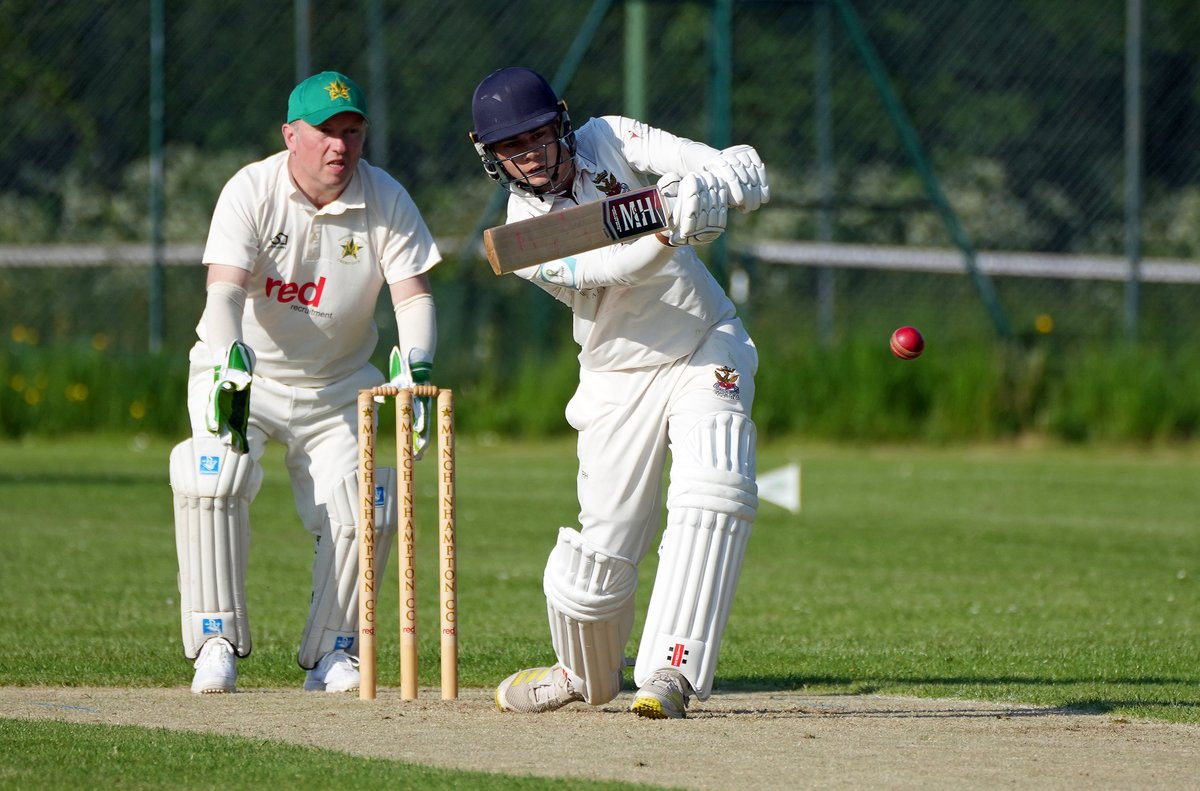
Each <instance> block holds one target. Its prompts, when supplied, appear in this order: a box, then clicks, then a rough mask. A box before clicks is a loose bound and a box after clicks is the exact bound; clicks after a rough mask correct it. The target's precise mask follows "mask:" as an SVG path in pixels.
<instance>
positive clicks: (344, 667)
mask: <svg viewBox="0 0 1200 791" xmlns="http://www.w3.org/2000/svg"><path fill="white" fill-rule="evenodd" d="M358 685H359V674H358V657H356V656H350V655H349V654H347V653H346V652H345V651H343V650H341V649H340V648H339V649H338V650H336V651H330V652H329V653H328V654H326V655H325V656H323V657H321V661H320V662H318V663H317V666H316V667H314V668H313V669H312V670H310V671H308V674H307V675H306V676H305V677H304V691H305V692H353V691H354V690H356V689H358Z"/></svg>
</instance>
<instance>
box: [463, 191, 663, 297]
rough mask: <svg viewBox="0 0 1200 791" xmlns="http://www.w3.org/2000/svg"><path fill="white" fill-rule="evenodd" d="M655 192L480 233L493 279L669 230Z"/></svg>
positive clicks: (631, 194)
mask: <svg viewBox="0 0 1200 791" xmlns="http://www.w3.org/2000/svg"><path fill="white" fill-rule="evenodd" d="M665 207H666V203H665V201H663V197H662V193H660V192H659V191H658V187H646V188H644V189H640V190H634V191H632V192H626V193H622V194H621V195H614V196H613V197H611V198H604V199H603V200H598V201H593V202H592V203H585V204H583V205H582V206H573V207H571V208H570V209H564V210H563V211H558V212H552V213H550V214H545V215H542V216H540V217H531V218H529V219H528V220H519V221H517V222H514V223H509V224H508V225H498V226H496V227H495V228H488V229H487V230H486V231H484V232H483V248H484V250H485V251H486V252H487V258H488V263H490V264H491V265H492V271H493V272H495V273H496V274H497V275H503V274H506V273H508V272H515V271H516V270H518V269H524V268H525V267H527V266H535V265H537V264H544V263H545V262H547V261H554V260H557V259H559V258H566V257H567V256H571V255H576V254H578V253H586V252H587V251H589V250H595V249H597V248H599V247H605V246H607V245H610V244H614V243H616V242H624V241H629V240H631V239H637V238H638V237H641V236H645V235H646V234H651V233H656V232H658V231H662V230H666V229H667V227H668V226H667V215H666V208H665Z"/></svg>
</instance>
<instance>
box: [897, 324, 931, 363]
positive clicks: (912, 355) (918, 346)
mask: <svg viewBox="0 0 1200 791" xmlns="http://www.w3.org/2000/svg"><path fill="white" fill-rule="evenodd" d="M923 351H925V339H924V338H922V337H921V333H919V332H917V328H916V327H901V328H900V329H898V330H896V331H895V332H893V333H892V354H894V355H896V356H897V357H899V358H900V359H901V360H915V359H917V358H918V357H920V356H921V352H923Z"/></svg>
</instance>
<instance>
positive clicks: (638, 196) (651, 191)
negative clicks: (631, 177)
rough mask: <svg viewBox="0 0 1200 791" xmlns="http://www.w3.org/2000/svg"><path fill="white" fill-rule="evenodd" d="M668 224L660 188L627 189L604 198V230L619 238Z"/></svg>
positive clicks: (638, 234)
mask: <svg viewBox="0 0 1200 791" xmlns="http://www.w3.org/2000/svg"><path fill="white" fill-rule="evenodd" d="M666 227H667V217H666V213H665V212H664V211H663V205H662V195H661V194H660V193H659V191H658V188H657V187H647V188H646V189H643V190H637V191H636V192H626V193H625V194H623V195H617V196H615V197H612V198H608V199H606V200H605V201H604V232H605V233H606V234H608V238H610V239H614V240H618V239H626V238H628V237H630V236H641V235H642V234H645V233H649V232H650V231H661V230H662V229H664V228H666Z"/></svg>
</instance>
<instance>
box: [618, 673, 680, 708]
mask: <svg viewBox="0 0 1200 791" xmlns="http://www.w3.org/2000/svg"><path fill="white" fill-rule="evenodd" d="M691 696H692V685H691V684H689V683H688V681H687V679H686V678H684V677H683V675H682V674H680V673H679V672H677V671H675V670H656V671H654V672H653V673H652V674H651V675H650V678H648V679H646V683H645V684H642V687H641V689H639V690H638V691H637V695H636V696H635V697H634V699H633V705H632V706H630V707H629V710H630V711H632V712H633V713H634V714H636V715H638V716H639V717H646V718H648V719H652V720H682V719H683V718H684V717H686V716H687V705H688V700H689V699H690V698H691Z"/></svg>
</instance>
